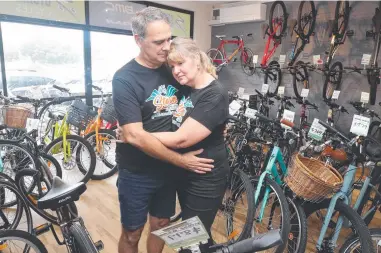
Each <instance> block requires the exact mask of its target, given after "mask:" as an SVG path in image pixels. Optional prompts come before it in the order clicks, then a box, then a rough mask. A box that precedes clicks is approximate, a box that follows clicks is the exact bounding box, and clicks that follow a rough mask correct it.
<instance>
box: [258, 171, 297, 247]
mask: <svg viewBox="0 0 381 253" xmlns="http://www.w3.org/2000/svg"><path fill="white" fill-rule="evenodd" d="M258 180H259V177H258V176H255V177H252V178H251V183H252V185H253V186H254V193H255V191H256V188H257V185H258ZM263 186H269V187H270V188H272V190H273V192H274V193H275V194H276V196H277V198H278V200H279V203H280V208H281V213H282V214H281V220H282V225H281V228H280V229H281V236H282V241H283V243H282V244H281V245H279V246H278V247H277V248H276V250H275V251H274V252H275V253H283V252H284V250H285V248H286V246H287V243H286V242H288V236H289V233H290V229H291V224H290V222H291V220H290V209H289V207H288V201H287V198H286V196H285V194H284V192H283V190H282V188H281V187H280V186H279V185H278V184H277V183H276V182H275V181H274V180H272V179H271V178H269V177H268V176H266V177H265V181H264V183H263V185H262V187H263ZM261 194H263V191H262V190H261V192H260V194H259V196H261ZM258 203H259V202H258ZM257 209H258V206H255V210H257ZM254 215H255V214H254ZM254 226H255V224H254Z"/></svg>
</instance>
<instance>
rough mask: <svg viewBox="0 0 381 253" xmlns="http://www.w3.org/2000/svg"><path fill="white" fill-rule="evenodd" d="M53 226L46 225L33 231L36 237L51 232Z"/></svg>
mask: <svg viewBox="0 0 381 253" xmlns="http://www.w3.org/2000/svg"><path fill="white" fill-rule="evenodd" d="M50 227H51V224H50V223H45V224H42V225H40V226H38V227H36V228H34V229H33V232H34V234H35V235H36V236H39V235H42V234H44V233H46V232H48V231H49V230H50Z"/></svg>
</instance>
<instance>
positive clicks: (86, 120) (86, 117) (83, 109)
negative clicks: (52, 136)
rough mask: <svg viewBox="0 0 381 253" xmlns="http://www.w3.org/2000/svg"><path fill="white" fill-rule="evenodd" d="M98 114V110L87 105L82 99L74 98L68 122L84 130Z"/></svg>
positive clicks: (69, 110) (69, 109)
mask: <svg viewBox="0 0 381 253" xmlns="http://www.w3.org/2000/svg"><path fill="white" fill-rule="evenodd" d="M97 114H98V113H97V111H95V110H94V109H93V108H92V107H91V106H88V105H86V104H85V103H84V102H83V101H82V100H74V101H73V102H72V104H71V105H70V106H69V108H68V115H67V120H66V121H67V123H68V124H70V125H72V126H74V127H77V128H79V129H80V130H83V129H86V127H87V126H88V125H89V124H90V122H91V121H92V120H93V119H94V118H95V117H96V116H97Z"/></svg>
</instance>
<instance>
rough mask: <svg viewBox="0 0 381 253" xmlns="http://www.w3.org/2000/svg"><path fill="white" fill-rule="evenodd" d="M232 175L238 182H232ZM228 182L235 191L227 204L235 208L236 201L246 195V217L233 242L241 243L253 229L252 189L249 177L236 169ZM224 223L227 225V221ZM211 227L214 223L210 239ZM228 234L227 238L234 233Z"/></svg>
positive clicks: (253, 207) (253, 206)
mask: <svg viewBox="0 0 381 253" xmlns="http://www.w3.org/2000/svg"><path fill="white" fill-rule="evenodd" d="M232 175H236V176H237V177H236V178H237V179H238V180H239V181H238V182H237V181H233V180H232V178H233V177H232ZM229 182H230V184H232V183H233V184H234V185H236V186H237V189H234V190H233V192H231V195H232V198H231V199H229V200H228V201H227V202H229V203H232V204H233V203H234V206H235V203H237V201H239V198H240V197H242V196H243V194H244V193H246V201H247V206H248V208H247V210H246V212H247V213H246V217H245V224H244V225H243V228H242V231H241V233H240V234H239V235H238V236H237V239H235V240H234V242H237V241H241V240H243V239H246V238H248V236H249V235H250V231H251V229H252V227H253V222H254V214H255V205H254V198H253V197H252V196H254V188H253V186H252V184H251V181H250V177H249V176H248V175H247V174H246V173H245V172H244V171H242V170H241V169H239V168H236V169H234V170H233V171H232V172H231V175H230V181H229ZM230 190H231V189H230ZM226 191H229V185H228V187H227V189H226ZM222 206H223V204H222V205H221V208H222ZM228 211H231V210H230V209H229V210H228ZM234 211H235V208H234ZM215 221H216V219H215ZM226 223H228V221H227V222H226ZM213 225H214V223H213V224H212V227H211V234H212V238H213V231H214V226H213ZM228 233H230V234H229V236H231V234H232V233H234V229H233V230H232V231H228ZM229 236H228V237H229ZM213 240H214V241H215V237H214V238H213ZM217 243H221V242H217ZM223 243H225V242H223Z"/></svg>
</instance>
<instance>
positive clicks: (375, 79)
mask: <svg viewBox="0 0 381 253" xmlns="http://www.w3.org/2000/svg"><path fill="white" fill-rule="evenodd" d="M367 76H368V83H369V85H370V92H369V104H370V105H374V104H375V103H376V96H377V85H378V84H379V83H380V77H379V73H377V72H376V71H375V70H368V71H367Z"/></svg>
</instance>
